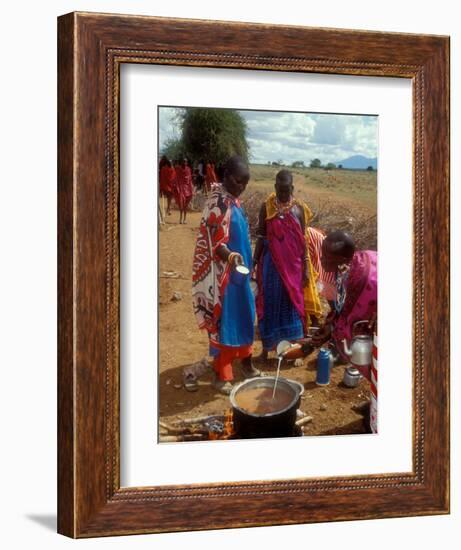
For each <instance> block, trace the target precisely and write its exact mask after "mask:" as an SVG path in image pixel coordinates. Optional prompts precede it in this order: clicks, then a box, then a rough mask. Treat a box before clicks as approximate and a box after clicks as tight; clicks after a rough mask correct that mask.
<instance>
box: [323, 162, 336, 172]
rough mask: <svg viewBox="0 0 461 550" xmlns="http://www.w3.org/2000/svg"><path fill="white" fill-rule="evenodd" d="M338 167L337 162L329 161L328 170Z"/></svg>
mask: <svg viewBox="0 0 461 550" xmlns="http://www.w3.org/2000/svg"><path fill="white" fill-rule="evenodd" d="M335 168H336V164H333V163H332V162H329V163H328V164H327V165H326V166H325V169H326V170H334V169H335Z"/></svg>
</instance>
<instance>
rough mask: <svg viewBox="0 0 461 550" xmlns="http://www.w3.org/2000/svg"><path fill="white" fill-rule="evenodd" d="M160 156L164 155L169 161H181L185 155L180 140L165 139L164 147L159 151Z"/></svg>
mask: <svg viewBox="0 0 461 550" xmlns="http://www.w3.org/2000/svg"><path fill="white" fill-rule="evenodd" d="M160 155H166V156H167V157H168V158H169V159H170V160H171V161H173V160H176V159H182V158H184V157H185V156H187V155H186V150H185V147H184V144H183V141H182V139H181V138H170V139H167V141H166V142H165V145H164V146H163V147H162V150H161V151H160Z"/></svg>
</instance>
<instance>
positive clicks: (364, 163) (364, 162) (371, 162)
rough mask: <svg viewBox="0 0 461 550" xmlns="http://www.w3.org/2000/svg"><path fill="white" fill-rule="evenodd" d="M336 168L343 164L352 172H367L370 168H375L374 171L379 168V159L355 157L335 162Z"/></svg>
mask: <svg viewBox="0 0 461 550" xmlns="http://www.w3.org/2000/svg"><path fill="white" fill-rule="evenodd" d="M335 164H336V166H339V165H340V164H342V166H343V168H349V169H350V170H366V169H367V168H368V167H369V166H373V169H374V170H377V168H378V159H377V158H368V157H364V156H363V155H353V156H352V157H348V158H347V159H344V160H340V161H338V162H335Z"/></svg>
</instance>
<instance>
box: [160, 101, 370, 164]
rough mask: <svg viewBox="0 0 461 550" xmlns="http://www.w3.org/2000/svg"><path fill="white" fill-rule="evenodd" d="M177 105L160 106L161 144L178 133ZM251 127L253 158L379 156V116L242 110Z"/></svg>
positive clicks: (325, 160)
mask: <svg viewBox="0 0 461 550" xmlns="http://www.w3.org/2000/svg"><path fill="white" fill-rule="evenodd" d="M179 110H180V109H178V108H174V107H161V108H160V110H159V131H160V146H162V145H163V144H164V143H165V141H166V140H167V139H169V138H171V137H178V135H179V131H178V127H177V123H176V118H177V112H178V111H179ZM240 113H241V114H242V116H243V117H244V118H245V120H246V122H247V127H248V142H249V145H250V155H251V160H252V161H253V162H259V163H266V162H268V161H269V162H271V161H278V160H283V161H284V162H285V163H287V164H289V163H292V162H294V161H297V160H302V161H304V162H305V163H306V164H309V162H310V161H311V160H312V159H314V158H319V159H320V160H321V161H322V163H324V164H325V163H328V162H340V161H342V160H344V159H346V158H347V157H350V156H352V155H364V156H366V157H370V158H373V157H377V148H378V117H376V116H371V115H340V114H320V113H285V112H271V111H240Z"/></svg>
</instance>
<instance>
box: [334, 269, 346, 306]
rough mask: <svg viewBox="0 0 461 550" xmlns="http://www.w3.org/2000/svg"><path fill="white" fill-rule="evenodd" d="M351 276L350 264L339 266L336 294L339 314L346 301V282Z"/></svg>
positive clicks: (335, 303) (335, 304)
mask: <svg viewBox="0 0 461 550" xmlns="http://www.w3.org/2000/svg"><path fill="white" fill-rule="evenodd" d="M348 278H349V266H348V265H344V266H340V267H339V268H338V271H337V272H336V296H335V301H334V306H335V311H336V314H337V315H339V314H340V313H341V311H342V309H343V307H344V302H345V301H346V296H347V292H346V283H347V279H348Z"/></svg>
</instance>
